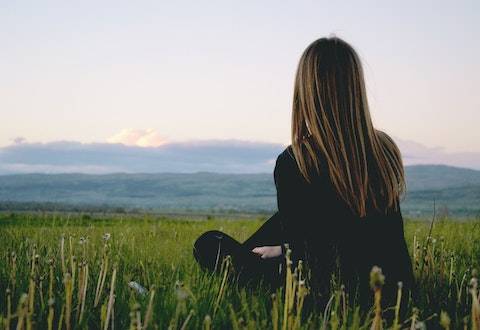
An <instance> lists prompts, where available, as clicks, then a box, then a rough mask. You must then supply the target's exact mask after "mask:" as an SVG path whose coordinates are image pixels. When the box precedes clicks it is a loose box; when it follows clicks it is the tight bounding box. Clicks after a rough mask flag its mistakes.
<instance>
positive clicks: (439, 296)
mask: <svg viewBox="0 0 480 330" xmlns="http://www.w3.org/2000/svg"><path fill="white" fill-rule="evenodd" d="M260 224H261V220H260V219H259V220H228V219H210V220H202V221H198V220H191V219H190V220H182V219H157V218H154V217H153V216H145V217H137V218H135V219H133V218H128V216H127V217H120V216H116V217H110V218H108V217H107V218H105V217H102V218H96V217H95V216H80V215H77V216H69V215H66V214H58V215H41V214H32V215H18V214H5V215H0V242H1V244H0V256H1V259H0V297H1V300H0V315H1V316H0V327H4V328H12V329H23V328H26V329H31V328H33V329H49V328H51V329H53V328H54V329H60V328H64V329H96V328H101V329H113V328H115V329H128V328H132V329H142V328H148V329H157V328H158V329H167V328H172V329H177V328H179V329H201V328H204V329H209V328H213V329H225V328H227V329H228V328H233V329H262V328H273V329H287V328H308V329H318V328H322V327H325V328H333V329H335V328H343V329H347V328H375V329H380V328H381V327H383V328H387V327H388V328H396V329H400V328H409V329H410V328H412V329H421V328H423V327H425V326H428V328H436V327H439V326H443V327H444V328H452V329H454V328H464V327H467V328H469V329H479V326H480V306H479V302H478V289H477V282H476V281H477V280H476V275H475V271H473V269H474V268H477V269H478V267H479V266H480V265H479V263H480V228H479V222H478V221H473V220H472V221H468V222H467V221H464V222H456V221H441V222H436V223H435V224H434V226H433V230H432V235H431V238H428V237H429V227H430V223H429V222H421V221H418V222H414V221H406V225H405V226H406V237H407V241H408V246H409V249H410V253H411V255H412V260H413V261H414V268H415V269H414V270H415V275H416V279H417V282H418V288H417V289H416V298H415V300H410V302H409V307H408V316H407V317H406V318H405V319H402V320H398V322H397V323H395V320H394V321H392V322H393V323H389V324H385V320H382V319H381V316H380V315H379V314H378V313H375V312H380V311H381V309H385V308H387V306H376V307H375V306H372V311H371V313H366V315H363V314H362V313H359V312H358V309H357V308H356V306H350V305H348V304H345V303H344V300H343V298H342V297H343V293H342V290H341V289H340V288H333V290H332V297H333V298H332V304H331V305H330V308H329V309H328V310H327V311H326V312H325V313H320V314H310V313H303V315H302V312H301V309H302V300H303V297H304V296H305V294H308V293H307V291H308V283H306V287H304V286H303V282H302V281H301V280H298V278H297V277H298V276H297V277H296V276H290V278H288V279H287V283H288V285H287V288H288V289H287V290H281V291H280V290H279V291H278V292H277V293H276V295H275V296H273V297H272V295H271V293H270V292H268V291H266V290H265V289H263V288H261V287H259V288H256V289H248V290H247V289H243V288H239V287H238V286H236V285H235V283H233V282H231V281H230V280H229V276H228V275H229V269H230V268H229V267H228V261H227V262H225V263H224V271H223V273H222V275H221V276H213V277H212V276H210V275H208V274H205V273H204V272H202V271H201V270H200V269H199V268H198V266H197V265H196V264H195V262H194V259H193V256H192V243H193V241H194V240H195V238H196V237H197V236H198V235H199V234H201V233H202V232H204V231H206V230H210V229H220V230H223V231H225V232H226V233H228V234H230V235H232V236H233V237H235V238H237V239H238V240H244V239H246V238H247V237H248V236H249V235H250V234H251V233H253V232H254V231H255V229H256V228H258V227H259V226H260ZM287 276H288V275H287ZM130 281H136V282H138V283H140V284H141V285H142V286H144V287H145V288H146V289H147V292H145V294H143V295H142V294H139V293H137V291H135V290H132V289H131V288H130V287H129V282H130ZM376 292H377V294H381V284H379V286H378V287H377V290H376ZM372 295H374V291H372ZM402 299H407V298H406V297H402Z"/></svg>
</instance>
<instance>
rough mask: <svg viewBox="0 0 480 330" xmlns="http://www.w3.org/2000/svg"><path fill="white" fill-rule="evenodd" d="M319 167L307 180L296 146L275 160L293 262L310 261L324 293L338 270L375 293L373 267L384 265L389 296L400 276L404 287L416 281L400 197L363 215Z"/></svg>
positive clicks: (283, 223)
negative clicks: (382, 209)
mask: <svg viewBox="0 0 480 330" xmlns="http://www.w3.org/2000/svg"><path fill="white" fill-rule="evenodd" d="M320 172H321V173H320V174H318V175H316V176H315V177H313V178H312V180H311V183H308V182H307V181H306V180H305V179H304V177H303V176H302V174H301V173H300V171H299V169H298V166H297V163H296V161H295V158H294V155H293V151H292V149H291V147H288V148H287V149H285V151H284V152H282V153H281V154H280V155H279V156H278V158H277V162H276V165H275V171H274V178H275V186H276V188H277V202H278V210H279V214H280V224H281V226H280V227H281V228H280V234H279V235H280V236H281V240H282V241H283V242H285V243H288V244H289V246H290V248H291V250H292V259H293V262H294V265H296V262H297V261H298V260H299V259H301V260H304V261H305V262H306V264H307V265H308V267H309V268H310V270H311V285H312V288H313V289H316V290H317V292H318V293H319V294H320V295H322V293H325V295H328V290H329V288H330V280H331V277H332V274H337V275H338V276H337V279H340V281H341V282H342V283H344V284H346V285H347V286H348V285H350V284H353V285H357V284H358V283H359V285H360V287H359V288H358V289H360V293H361V292H363V293H365V294H366V296H371V294H370V289H369V275H370V271H371V269H372V267H373V266H375V265H376V266H379V267H381V268H382V271H383V274H384V275H385V287H384V296H385V297H386V299H389V300H392V299H394V296H395V294H396V289H397V283H398V282H399V281H402V282H403V284H404V288H405V289H408V288H410V287H411V286H412V284H413V273H412V265H411V260H410V257H409V254H408V250H407V246H406V244H405V239H404V231H403V219H402V215H401V212H400V207H399V205H398V203H397V208H396V209H393V208H392V209H391V210H388V211H387V212H386V214H385V213H382V212H379V211H376V210H375V209H374V208H373V207H367V215H366V216H365V217H363V218H360V217H359V216H357V215H355V214H354V213H353V212H352V211H351V209H350V208H349V206H348V205H347V204H346V203H345V202H344V201H343V200H342V199H341V197H340V196H339V195H338V194H337V192H336V190H335V187H334V186H333V184H332V183H331V181H330V179H329V176H328V172H327V171H326V169H325V168H324V169H323V170H321V171H320ZM389 296H391V297H389Z"/></svg>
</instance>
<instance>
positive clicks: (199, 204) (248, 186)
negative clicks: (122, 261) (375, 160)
mask: <svg viewBox="0 0 480 330" xmlns="http://www.w3.org/2000/svg"><path fill="white" fill-rule="evenodd" d="M406 174H407V194H406V197H405V199H404V200H403V202H402V210H403V213H404V214H405V215H407V216H419V217H426V216H430V215H431V214H432V210H433V201H434V200H435V201H436V206H437V210H438V213H439V214H440V215H441V216H443V215H447V214H449V215H453V216H459V217H465V216H468V217H476V216H479V215H480V171H476V170H470V169H464V168H457V167H450V166H443V165H415V166H407V167H406ZM275 198H276V197H275V187H274V185H273V178H272V175H271V174H220V173H208V172H200V173H190V174H185V173H182V174H180V173H159V174H105V175H90V174H16V175H4V176H0V208H1V209H3V210H12V209H35V208H45V205H47V208H48V209H80V210H82V209H83V210H89V209H95V210H105V209H113V210H117V211H118V210H133V209H135V210H148V211H159V212H212V213H216V212H222V213H223V212H246V213H270V212H273V211H274V210H275V209H276V199H275ZM42 205H43V206H42ZM438 213H437V214H438Z"/></svg>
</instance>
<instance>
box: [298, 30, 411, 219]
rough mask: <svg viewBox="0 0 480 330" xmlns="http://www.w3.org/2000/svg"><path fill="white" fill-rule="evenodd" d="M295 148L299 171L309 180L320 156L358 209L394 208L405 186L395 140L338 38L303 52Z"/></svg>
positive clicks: (355, 59)
mask: <svg viewBox="0 0 480 330" xmlns="http://www.w3.org/2000/svg"><path fill="white" fill-rule="evenodd" d="M292 110H293V111H292V149H293V153H294V156H295V159H296V162H297V165H298V168H299V170H300V172H301V173H302V175H303V177H304V178H305V179H306V180H307V181H309V182H310V181H311V178H312V175H313V174H314V173H315V172H317V173H318V172H320V171H321V166H320V165H321V164H320V156H321V158H322V161H323V162H325V164H324V165H325V167H323V168H326V169H328V175H329V177H330V180H331V181H332V183H333V185H334V187H335V189H336V191H337V192H338V195H339V196H340V197H341V198H342V199H343V200H344V201H345V202H346V203H347V204H348V206H349V207H350V208H351V209H352V211H353V212H354V213H356V214H357V215H359V216H360V217H363V216H365V215H366V211H367V205H368V203H369V202H370V203H371V204H372V205H373V206H374V207H375V208H376V209H378V210H383V211H385V212H386V211H387V209H388V208H390V207H392V206H393V207H396V205H397V201H398V199H399V197H400V195H401V194H403V192H404V191H405V176H404V171H403V164H402V159H401V155H400V151H399V150H398V148H397V146H396V145H395V143H394V142H393V141H392V140H391V139H390V138H389V137H388V135H387V134H385V133H383V132H381V131H378V130H376V129H375V128H374V127H373V123H372V120H371V117H370V111H369V107H368V102H367V93H366V89H365V82H364V76H363V70H362V66H361V63H360V59H359V57H358V55H357V53H356V52H355V50H354V49H353V48H352V47H351V46H350V45H349V44H347V43H346V42H345V41H343V40H342V39H340V38H337V37H331V38H321V39H318V40H316V41H314V42H313V43H312V44H311V45H310V46H308V47H307V49H306V50H305V51H304V53H303V54H302V57H301V58H300V62H299V64H298V70H297V74H296V78H295V87H294V97H293V109H292Z"/></svg>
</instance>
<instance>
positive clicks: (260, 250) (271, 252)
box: [252, 245, 282, 259]
mask: <svg viewBox="0 0 480 330" xmlns="http://www.w3.org/2000/svg"><path fill="white" fill-rule="evenodd" d="M252 252H253V253H256V254H258V255H259V256H260V257H262V259H267V258H274V257H278V256H281V255H282V247H281V246H280V245H275V246H259V247H256V248H254V249H253V250H252Z"/></svg>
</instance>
